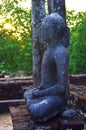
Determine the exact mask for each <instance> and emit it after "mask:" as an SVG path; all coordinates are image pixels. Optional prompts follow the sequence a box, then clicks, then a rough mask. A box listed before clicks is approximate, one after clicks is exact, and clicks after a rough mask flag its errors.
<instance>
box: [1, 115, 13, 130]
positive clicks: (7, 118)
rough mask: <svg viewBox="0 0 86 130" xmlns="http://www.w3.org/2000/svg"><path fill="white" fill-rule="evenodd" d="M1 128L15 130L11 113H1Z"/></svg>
mask: <svg viewBox="0 0 86 130" xmlns="http://www.w3.org/2000/svg"><path fill="white" fill-rule="evenodd" d="M0 130H13V126H12V120H11V115H10V114H4V115H0Z"/></svg>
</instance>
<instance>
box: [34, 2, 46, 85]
mask: <svg viewBox="0 0 86 130" xmlns="http://www.w3.org/2000/svg"><path fill="white" fill-rule="evenodd" d="M44 17H45V3H44V0H32V32H33V33H32V34H33V36H32V38H33V80H34V86H35V87H37V86H38V85H39V84H40V81H41V62H42V57H43V53H44V51H45V47H44V46H43V44H42V43H40V41H39V31H40V27H41V23H42V20H43V18H44Z"/></svg>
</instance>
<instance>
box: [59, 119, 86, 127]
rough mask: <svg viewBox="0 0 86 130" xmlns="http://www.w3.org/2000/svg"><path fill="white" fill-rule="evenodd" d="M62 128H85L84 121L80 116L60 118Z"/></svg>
mask: <svg viewBox="0 0 86 130" xmlns="http://www.w3.org/2000/svg"><path fill="white" fill-rule="evenodd" d="M59 125H60V130H83V129H84V123H83V122H82V120H80V119H79V118H78V117H75V118H70V119H60V124H59Z"/></svg>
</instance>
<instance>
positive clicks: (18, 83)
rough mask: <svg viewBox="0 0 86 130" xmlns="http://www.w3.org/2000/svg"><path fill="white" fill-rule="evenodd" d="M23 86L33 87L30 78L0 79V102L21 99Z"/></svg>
mask: <svg viewBox="0 0 86 130" xmlns="http://www.w3.org/2000/svg"><path fill="white" fill-rule="evenodd" d="M24 86H26V87H27V86H28V88H31V86H33V80H32V78H4V79H0V100H10V99H21V98H23V92H24V91H25V90H26V89H25V87H24Z"/></svg>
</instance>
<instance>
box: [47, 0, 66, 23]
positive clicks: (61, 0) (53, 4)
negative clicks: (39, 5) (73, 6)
mask: <svg viewBox="0 0 86 130" xmlns="http://www.w3.org/2000/svg"><path fill="white" fill-rule="evenodd" d="M48 11H49V14H50V13H53V12H58V13H59V14H60V15H61V16H62V17H63V18H64V20H65V21H66V9H65V0H48Z"/></svg>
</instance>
